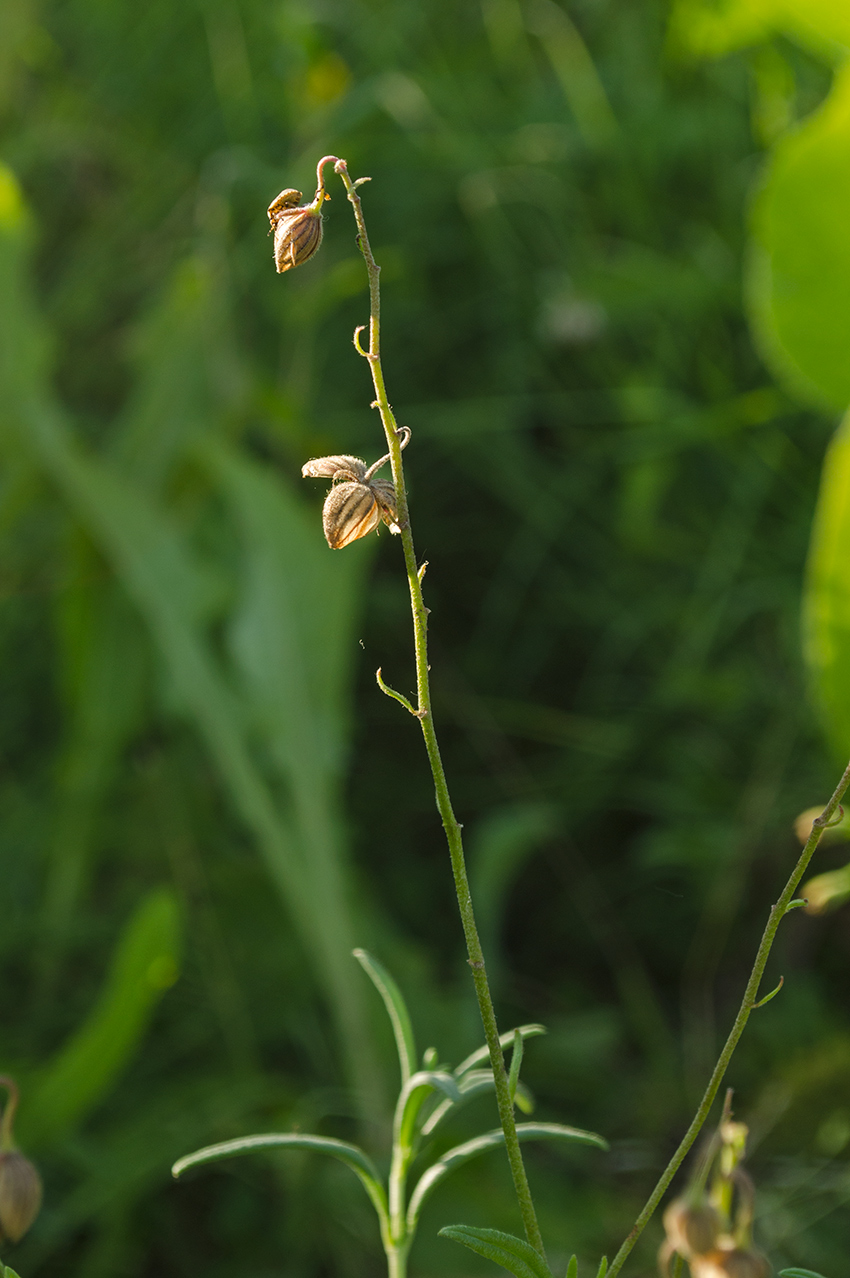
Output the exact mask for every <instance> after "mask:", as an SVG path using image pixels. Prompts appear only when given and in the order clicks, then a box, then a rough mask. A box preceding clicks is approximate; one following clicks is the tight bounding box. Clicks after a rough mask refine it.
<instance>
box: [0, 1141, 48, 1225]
mask: <svg viewBox="0 0 850 1278" xmlns="http://www.w3.org/2000/svg"><path fill="white" fill-rule="evenodd" d="M40 1207H41V1177H40V1176H39V1174H38V1172H37V1171H36V1169H35V1167H33V1165H32V1163H31V1162H30V1160H29V1159H28V1158H24V1156H23V1154H19V1153H18V1152H17V1151H16V1150H11V1151H9V1152H8V1153H4V1154H0V1234H2V1237H4V1238H8V1239H9V1241H10V1242H17V1241H18V1239H19V1238H23V1236H24V1234H25V1233H26V1232H27V1230H28V1229H29V1227H30V1225H31V1224H32V1222H33V1221H34V1220H35V1218H36V1216H37V1215H38V1213H39V1209H40Z"/></svg>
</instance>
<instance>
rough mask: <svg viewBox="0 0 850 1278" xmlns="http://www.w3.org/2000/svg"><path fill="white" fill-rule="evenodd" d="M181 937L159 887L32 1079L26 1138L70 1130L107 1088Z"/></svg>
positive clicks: (173, 969) (34, 1140)
mask: <svg viewBox="0 0 850 1278" xmlns="http://www.w3.org/2000/svg"><path fill="white" fill-rule="evenodd" d="M179 945H180V927H179V919H178V911H177V903H176V901H175V899H174V896H173V894H172V893H171V892H170V891H168V890H166V889H164V888H157V889H156V890H155V891H153V892H151V893H149V895H148V896H147V897H146V898H145V899H144V900H143V901H142V903H141V905H140V906H139V907H138V909H137V910H136V912H135V913H134V914H133V916H132V918H131V919H130V921H129V923H128V924H127V926H126V927H125V929H124V933H123V935H122V937H121V940H120V941H119V943H118V947H117V949H116V951H115V954H114V956H113V959H112V963H111V966H110V970H109V973H108V975H107V977H106V981H105V984H104V988H103V990H102V992H101V995H100V997H99V999H98V1001H97V1004H96V1005H95V1007H94V1008H93V1009H92V1011H91V1012H90V1013H89V1016H88V1017H87V1018H86V1020H85V1021H84V1022H83V1024H82V1025H81V1026H80V1028H79V1029H78V1030H77V1031H76V1033H74V1034H73V1035H72V1036H71V1038H70V1040H69V1041H68V1042H67V1043H66V1044H65V1045H64V1047H62V1048H60V1050H59V1053H58V1055H57V1056H56V1058H55V1059H54V1060H53V1061H52V1062H51V1064H50V1065H48V1066H47V1068H46V1070H45V1071H44V1073H43V1074H42V1075H41V1076H40V1077H36V1078H35V1079H34V1080H33V1081H32V1083H31V1085H30V1089H29V1091H28V1095H27V1106H26V1110H25V1111H24V1112H22V1114H21V1119H20V1123H19V1129H20V1135H21V1140H22V1141H23V1142H24V1144H26V1145H28V1146H37V1145H39V1144H43V1143H45V1142H47V1141H54V1140H56V1139H58V1138H59V1137H61V1136H63V1135H65V1134H66V1133H67V1132H68V1131H69V1130H70V1129H72V1128H73V1127H75V1126H77V1125H78V1124H79V1123H80V1122H82V1120H83V1119H84V1118H85V1117H86V1116H87V1114H88V1113H89V1112H90V1111H91V1110H92V1109H93V1108H94V1107H95V1105H96V1104H97V1103H98V1101H99V1100H100V1099H101V1097H102V1096H103V1095H104V1094H105V1093H106V1091H107V1090H108V1089H109V1087H110V1086H111V1085H112V1083H113V1081H114V1079H115V1077H116V1076H117V1074H118V1073H119V1071H120V1070H121V1069H122V1068H123V1066H124V1065H126V1063H127V1061H128V1060H129V1059H130V1057H131V1056H132V1055H133V1052H134V1051H135V1049H136V1047H137V1046H138V1043H139V1041H140V1039H141V1037H142V1035H143V1034H144V1032H145V1029H146V1028H147V1024H148V1021H149V1020H150V1017H151V1014H152V1012H153V1009H154V1007H155V1006H156V1004H157V1002H158V1001H159V999H160V998H161V997H162V995H163V994H164V993H165V991H166V990H167V989H168V988H169V987H170V986H171V985H173V984H174V981H175V980H176V979H177V975H178V961H179Z"/></svg>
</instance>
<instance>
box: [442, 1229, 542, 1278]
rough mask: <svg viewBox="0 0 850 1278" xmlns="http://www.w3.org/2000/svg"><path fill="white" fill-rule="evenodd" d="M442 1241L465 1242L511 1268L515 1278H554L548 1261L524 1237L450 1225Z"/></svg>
mask: <svg viewBox="0 0 850 1278" xmlns="http://www.w3.org/2000/svg"><path fill="white" fill-rule="evenodd" d="M440 1237H441V1238H451V1240H452V1242H459V1243H463V1245H464V1247H469V1249H470V1250H471V1251H474V1252H476V1253H477V1254H478V1255H479V1256H484V1257H485V1259H486V1260H492V1261H493V1263H494V1264H497V1265H501V1267H502V1269H507V1271H508V1273H510V1274H513V1275H514V1278H552V1272H551V1270H550V1268H549V1266H548V1265H547V1264H546V1261H545V1260H544V1259H543V1257H542V1256H541V1255H540V1253H539V1252H536V1251H535V1250H534V1248H533V1247H532V1246H531V1245H530V1244H529V1243H527V1242H525V1241H524V1239H522V1238H516V1237H514V1235H513V1234H503V1233H502V1232H501V1231H500V1230H498V1229H474V1228H473V1227H472V1226H471V1225H446V1226H445V1228H444V1229H441V1230H440Z"/></svg>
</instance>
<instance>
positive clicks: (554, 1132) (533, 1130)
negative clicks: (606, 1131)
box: [407, 1123, 608, 1232]
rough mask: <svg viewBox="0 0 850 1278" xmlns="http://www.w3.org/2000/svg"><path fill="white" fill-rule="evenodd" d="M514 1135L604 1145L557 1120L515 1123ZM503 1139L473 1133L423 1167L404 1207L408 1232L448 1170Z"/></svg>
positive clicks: (605, 1145)
mask: <svg viewBox="0 0 850 1278" xmlns="http://www.w3.org/2000/svg"><path fill="white" fill-rule="evenodd" d="M517 1135H518V1136H519V1139H520V1140H521V1141H526V1140H566V1141H577V1142H579V1143H580V1144H584V1145H596V1147H597V1148H598V1149H607V1148H608V1142H607V1141H606V1140H605V1139H604V1138H603V1137H602V1136H597V1134H596V1133H595V1132H586V1131H582V1130H581V1129H580V1128H578V1127H564V1126H562V1124H561V1123H517ZM504 1139H505V1137H504V1132H503V1131H502V1129H501V1128H500V1127H499V1128H496V1129H495V1131H491V1132H486V1133H485V1134H484V1135H483V1136H475V1137H473V1139H472V1140H468V1141H465V1142H464V1143H463V1144H462V1145H455V1147H454V1148H453V1149H450V1150H448V1151H447V1152H446V1153H445V1154H443V1156H442V1158H440V1159H439V1160H438V1161H437V1162H436V1163H432V1164H431V1166H430V1167H428V1168H426V1170H425V1171H424V1172H423V1173H422V1175H421V1176H420V1178H419V1181H418V1183H417V1185H416V1188H415V1189H414V1190H413V1193H412V1194H411V1195H410V1205H409V1207H408V1209H407V1228H408V1230H409V1231H411V1232H412V1231H413V1230H414V1229H415V1228H416V1224H417V1221H418V1219H419V1213H420V1211H421V1210H422V1205H423V1203H424V1202H425V1200H426V1199H427V1198H429V1197H430V1195H431V1194H432V1193H433V1191H434V1190H435V1189H436V1187H437V1185H439V1184H440V1182H441V1181H442V1180H444V1179H445V1177H446V1176H448V1174H449V1172H452V1171H454V1170H455V1168H456V1167H460V1166H461V1164H463V1163H466V1162H468V1161H469V1160H470V1158H477V1157H478V1155H479V1154H484V1153H486V1152H487V1150H489V1149H495V1148H497V1147H498V1146H499V1145H502V1144H504Z"/></svg>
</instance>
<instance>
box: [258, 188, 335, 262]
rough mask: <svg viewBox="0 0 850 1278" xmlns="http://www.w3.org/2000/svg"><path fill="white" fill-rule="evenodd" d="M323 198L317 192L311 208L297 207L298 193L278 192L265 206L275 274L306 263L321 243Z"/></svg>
mask: <svg viewBox="0 0 850 1278" xmlns="http://www.w3.org/2000/svg"><path fill="white" fill-rule="evenodd" d="M326 198H327V196H326V195H325V192H324V191H323V190H322V189H321V187H320V188H319V190H318V191H317V192H316V198H315V199H314V200H313V203H312V204H301V203H300V202H299V201H300V200H301V192H300V191H294V190H291V189H290V190H286V191H281V193H280V195H279V196H278V197H277V199H276V200H273V201H272V202H271V204H270V205H269V222H270V223H271V229H272V230H273V231H274V260H275V265H276V266H277V270H278V274H279V275H282V274H283V272H284V271H289V270H291V269H292V267H293V266H301V264H302V263H303V262H307V261H309V259H310V258H311V257H312V256H313V254H314V253H315V252H316V250H317V249H318V247H319V245H320V244H321V242H322V214H321V207H322V202H323V200H325V199H326Z"/></svg>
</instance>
